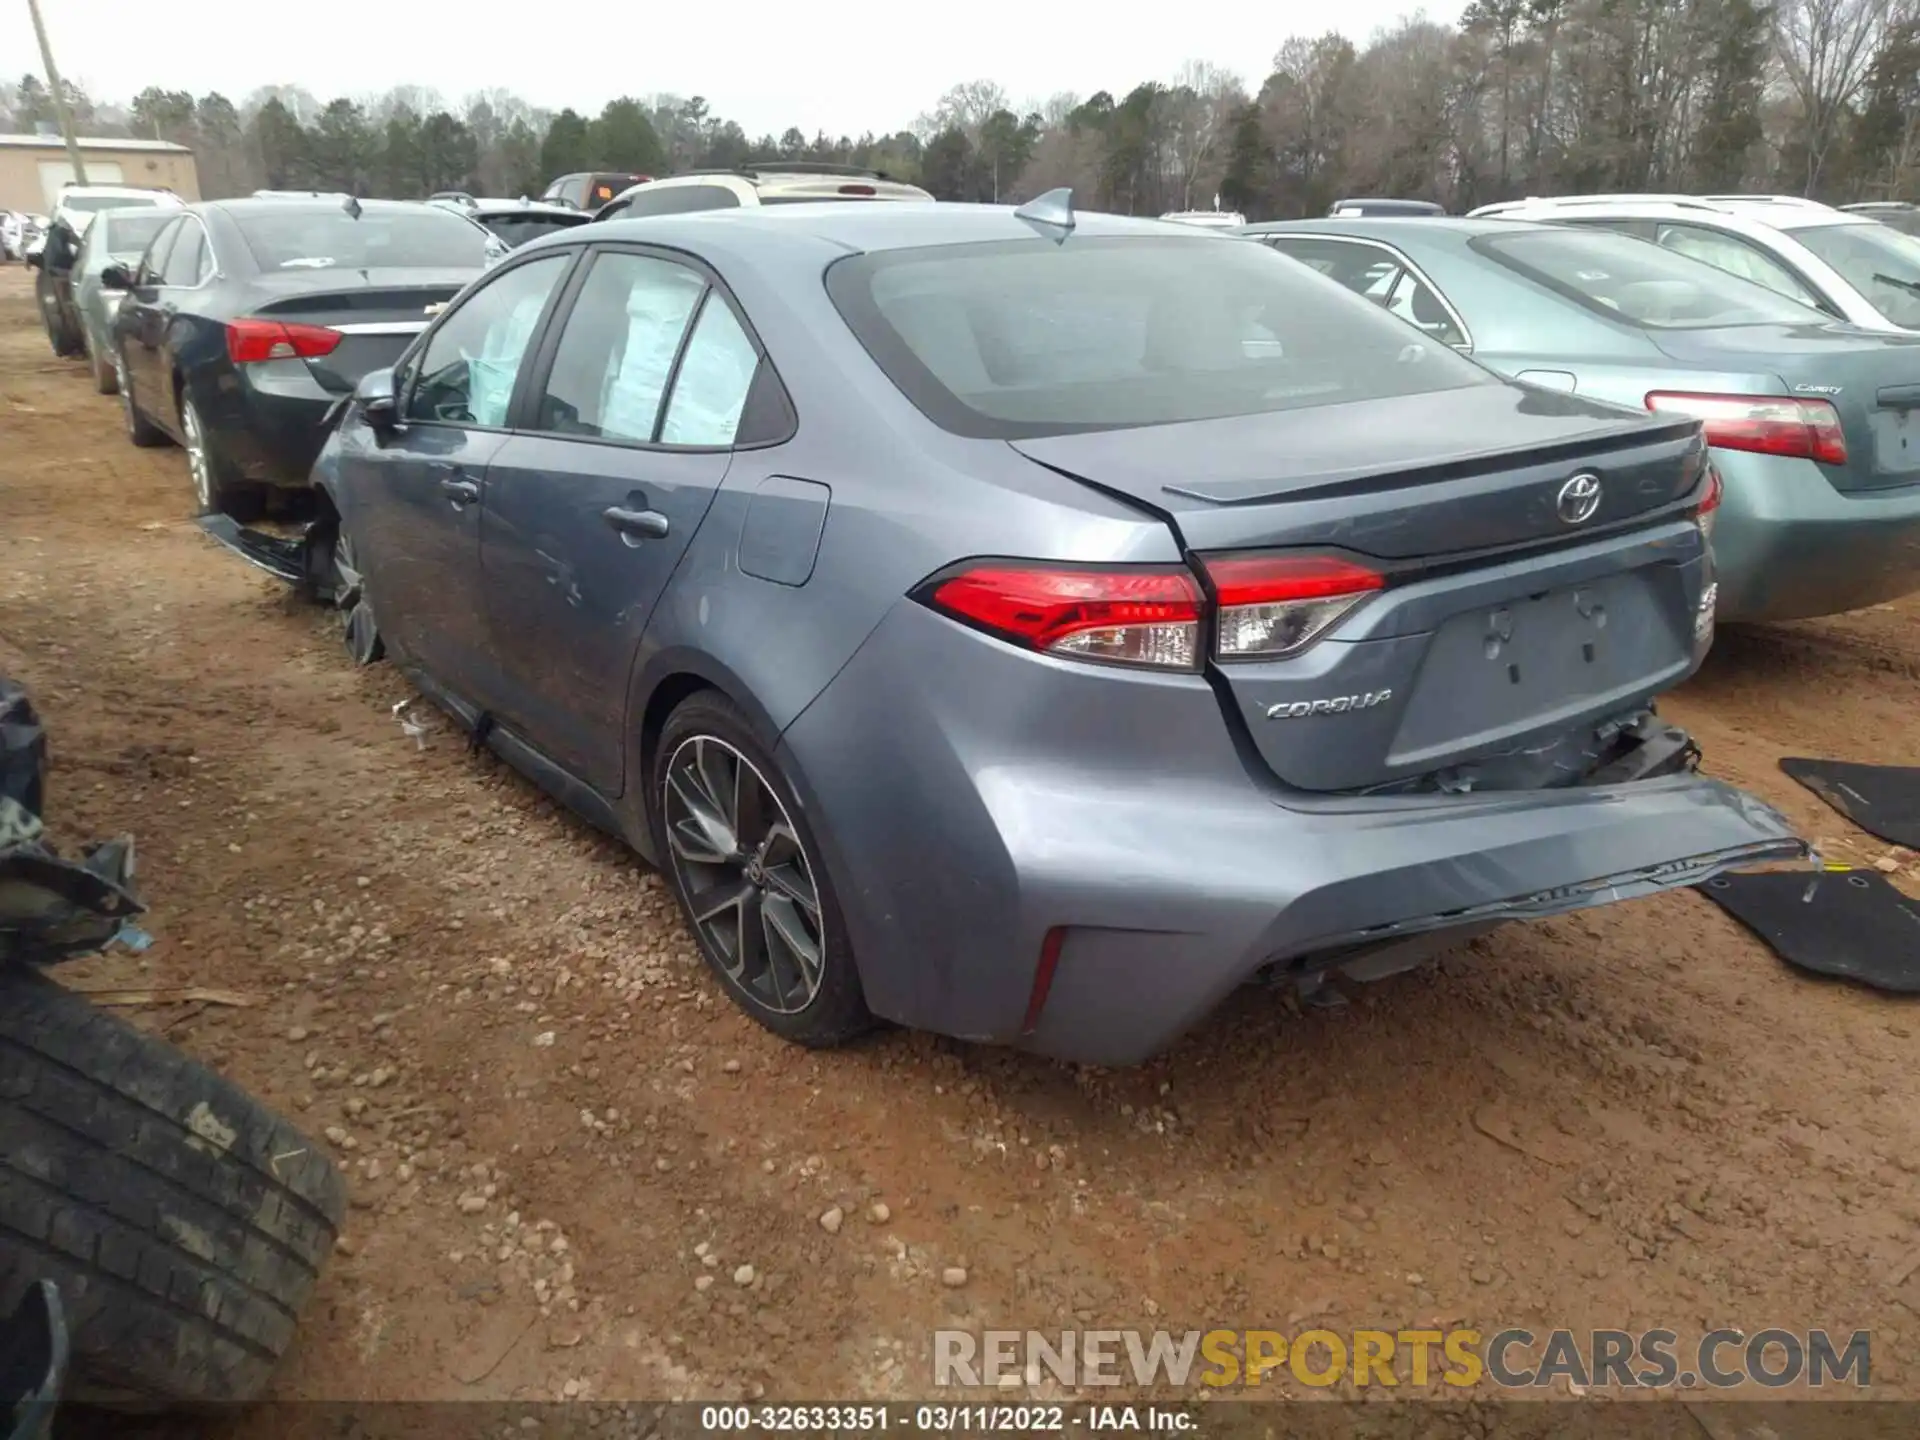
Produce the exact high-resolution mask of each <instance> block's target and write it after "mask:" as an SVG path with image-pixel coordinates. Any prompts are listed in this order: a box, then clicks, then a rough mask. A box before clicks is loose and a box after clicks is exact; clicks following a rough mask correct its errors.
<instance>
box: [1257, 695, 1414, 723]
mask: <svg viewBox="0 0 1920 1440" xmlns="http://www.w3.org/2000/svg"><path fill="white" fill-rule="evenodd" d="M1392 698H1393V691H1391V690H1367V691H1363V692H1362V693H1360V694H1358V695H1335V696H1332V697H1330V698H1328V699H1325V700H1295V701H1292V702H1286V701H1282V702H1281V703H1280V704H1278V705H1269V706H1268V707H1267V719H1269V720H1304V719H1306V718H1307V717H1308V716H1309V715H1345V714H1348V713H1349V712H1351V711H1354V710H1371V709H1372V708H1373V707H1374V706H1376V705H1384V704H1385V703H1386V702H1387V701H1389V700H1391V699H1392Z"/></svg>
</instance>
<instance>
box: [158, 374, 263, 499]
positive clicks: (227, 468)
mask: <svg viewBox="0 0 1920 1440" xmlns="http://www.w3.org/2000/svg"><path fill="white" fill-rule="evenodd" d="M178 413H179V416H180V433H181V434H182V435H184V436H185V437H186V445H185V449H186V452H187V470H188V474H189V477H190V478H191V479H192V481H193V487H194V504H195V505H196V506H198V507H199V513H200V514H202V515H230V516H232V517H233V518H234V519H235V520H238V521H240V522H241V523H243V524H244V523H245V522H247V521H249V520H258V519H259V518H260V516H261V514H262V513H263V512H264V511H265V510H266V508H267V494H266V490H265V488H264V487H263V486H260V485H255V484H251V483H249V482H248V481H245V480H242V479H241V478H240V477H239V475H238V474H237V473H236V472H235V470H234V467H233V464H232V462H230V461H229V460H228V459H227V458H226V455H225V454H224V453H223V452H222V451H221V449H220V441H219V437H218V435H216V434H212V433H209V432H208V430H207V428H206V422H205V421H203V420H202V419H201V418H200V408H199V406H197V405H195V404H194V402H193V397H192V396H190V395H188V394H186V393H185V392H184V391H183V392H182V393H181V394H180V397H179V410H178ZM203 469H204V474H203V473H202V471H203Z"/></svg>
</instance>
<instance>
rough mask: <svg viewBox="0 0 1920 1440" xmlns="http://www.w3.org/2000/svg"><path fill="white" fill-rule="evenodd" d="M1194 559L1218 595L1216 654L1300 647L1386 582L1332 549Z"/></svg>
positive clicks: (1228, 656) (1288, 651) (1250, 656)
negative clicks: (1321, 552) (1329, 552)
mask: <svg viewBox="0 0 1920 1440" xmlns="http://www.w3.org/2000/svg"><path fill="white" fill-rule="evenodd" d="M1201 563H1202V564H1203V565H1204V566H1205V567H1206V572H1207V578H1208V579H1209V580H1211V581H1212V582H1213V588H1214V593H1215V594H1216V595H1218V596H1219V597H1220V626H1219V633H1218V637H1217V638H1216V640H1215V642H1214V654H1215V656H1216V657H1217V658H1219V659H1221V660H1272V659H1278V658H1281V657H1283V656H1287V655H1292V654H1295V653H1297V652H1299V651H1301V650H1304V649H1306V648H1307V646H1309V645H1311V644H1312V643H1313V642H1314V641H1315V640H1317V639H1319V638H1320V636H1321V635H1323V634H1325V633H1326V631H1327V630H1328V629H1329V628H1331V627H1332V626H1333V625H1334V623H1335V622H1337V621H1338V620H1339V619H1340V618H1341V617H1342V616H1343V615H1345V614H1346V613H1347V612H1348V611H1349V610H1351V609H1353V607H1354V606H1356V605H1358V604H1359V603H1360V602H1361V601H1362V600H1364V599H1366V597H1367V596H1368V595H1370V594H1372V593H1373V592H1374V591H1375V590H1379V589H1382V588H1384V587H1385V585H1386V583H1387V579H1386V576H1384V575H1382V574H1381V573H1380V572H1379V571H1378V570H1374V569H1371V568H1369V567H1368V566H1366V565H1362V564H1359V563H1358V562H1356V561H1353V560H1347V559H1343V558H1341V557H1340V556H1337V555H1213V556H1208V557H1206V558H1205V559H1204V560H1203V561H1202V562H1201Z"/></svg>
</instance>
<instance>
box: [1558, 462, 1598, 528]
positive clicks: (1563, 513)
mask: <svg viewBox="0 0 1920 1440" xmlns="http://www.w3.org/2000/svg"><path fill="white" fill-rule="evenodd" d="M1553 508H1554V510H1555V512H1556V513H1557V514H1558V515H1559V516H1560V518H1561V520H1562V521H1564V522H1565V523H1566V524H1568V525H1580V524H1584V523H1585V522H1586V521H1588V520H1591V519H1592V518H1593V512H1594V511H1596V510H1598V509H1599V508H1600V477H1599V476H1598V475H1596V474H1594V473H1593V472H1592V471H1591V470H1582V471H1581V472H1580V473H1579V474H1578V475H1576V476H1574V477H1573V478H1572V479H1571V480H1569V481H1567V483H1566V484H1564V485H1562V486H1561V487H1560V494H1559V495H1558V496H1557V497H1556V498H1555V500H1554V502H1553Z"/></svg>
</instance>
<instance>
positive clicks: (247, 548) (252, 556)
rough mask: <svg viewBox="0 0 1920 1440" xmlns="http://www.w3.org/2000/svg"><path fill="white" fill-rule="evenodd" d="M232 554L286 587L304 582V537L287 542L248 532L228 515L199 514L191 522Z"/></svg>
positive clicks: (305, 579)
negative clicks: (286, 585) (282, 582)
mask: <svg viewBox="0 0 1920 1440" xmlns="http://www.w3.org/2000/svg"><path fill="white" fill-rule="evenodd" d="M194 523H195V524H197V525H199V527H200V528H201V529H202V530H204V531H205V532H206V533H207V534H208V535H210V536H212V537H213V538H214V539H215V540H218V541H219V542H220V543H221V544H222V545H224V546H226V547H227V548H228V549H229V550H231V551H233V553H234V554H236V555H238V556H239V557H240V558H241V559H242V560H244V561H246V562H247V563H248V564H249V565H252V566H254V567H255V568H256V569H259V570H264V571H266V572H267V573H268V574H269V575H271V576H273V577H274V578H275V579H276V580H285V581H286V582H287V583H288V584H289V585H303V584H305V583H306V582H307V579H308V574H307V542H306V538H305V536H302V537H301V538H299V539H288V538H286V537H284V536H280V535H269V534H267V533H266V531H264V530H251V529H249V528H247V527H246V526H245V525H242V524H241V523H240V522H239V521H237V520H235V519H234V518H233V517H232V516H231V515H202V516H201V517H200V518H199V519H198V520H197V521H195V522H194Z"/></svg>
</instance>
